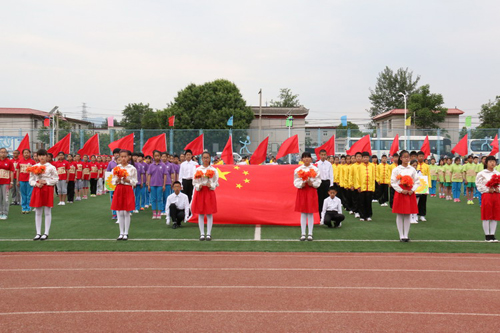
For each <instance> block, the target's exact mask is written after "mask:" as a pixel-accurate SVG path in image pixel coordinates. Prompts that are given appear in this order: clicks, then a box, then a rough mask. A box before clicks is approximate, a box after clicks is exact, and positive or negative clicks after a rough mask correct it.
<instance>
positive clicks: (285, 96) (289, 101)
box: [270, 88, 300, 108]
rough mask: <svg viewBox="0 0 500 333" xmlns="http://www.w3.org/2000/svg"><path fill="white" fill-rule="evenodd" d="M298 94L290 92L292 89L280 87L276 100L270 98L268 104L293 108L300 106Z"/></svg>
mask: <svg viewBox="0 0 500 333" xmlns="http://www.w3.org/2000/svg"><path fill="white" fill-rule="evenodd" d="M298 97H299V95H294V94H292V90H291V89H288V88H281V89H280V94H279V96H278V99H279V100H277V101H273V100H271V103H270V105H271V106H274V107H279V108H295V107H299V106H300V102H299V99H298Z"/></svg>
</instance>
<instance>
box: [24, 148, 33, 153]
mask: <svg viewBox="0 0 500 333" xmlns="http://www.w3.org/2000/svg"><path fill="white" fill-rule="evenodd" d="M25 151H28V152H29V153H30V154H31V150H29V149H28V148H25V149H23V154H24V152H25Z"/></svg>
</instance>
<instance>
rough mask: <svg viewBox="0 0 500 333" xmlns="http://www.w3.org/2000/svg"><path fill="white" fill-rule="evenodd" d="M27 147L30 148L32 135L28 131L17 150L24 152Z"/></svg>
mask: <svg viewBox="0 0 500 333" xmlns="http://www.w3.org/2000/svg"><path fill="white" fill-rule="evenodd" d="M25 149H30V136H29V134H28V133H26V135H25V136H24V138H23V139H22V140H21V142H20V143H19V146H18V147H17V151H19V152H20V153H21V154H22V153H23V150H25Z"/></svg>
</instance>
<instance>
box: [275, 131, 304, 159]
mask: <svg viewBox="0 0 500 333" xmlns="http://www.w3.org/2000/svg"><path fill="white" fill-rule="evenodd" d="M299 152H300V150H299V135H298V134H295V135H294V136H291V137H289V138H288V139H286V140H285V141H284V142H283V143H282V144H281V147H280V149H279V150H278V154H277V155H276V159H277V160H279V159H280V158H282V157H283V156H286V155H288V154H298V153H299Z"/></svg>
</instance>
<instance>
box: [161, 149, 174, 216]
mask: <svg viewBox="0 0 500 333" xmlns="http://www.w3.org/2000/svg"><path fill="white" fill-rule="evenodd" d="M169 157H170V156H169V155H168V153H167V152H166V151H165V152H163V153H161V162H162V163H163V164H164V165H165V174H166V175H167V181H166V183H165V190H164V191H163V205H162V210H161V215H166V213H165V205H166V204H167V198H168V196H169V195H170V194H172V182H173V181H174V180H175V170H174V167H173V164H172V163H170V161H169ZM172 176H174V178H172Z"/></svg>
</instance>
